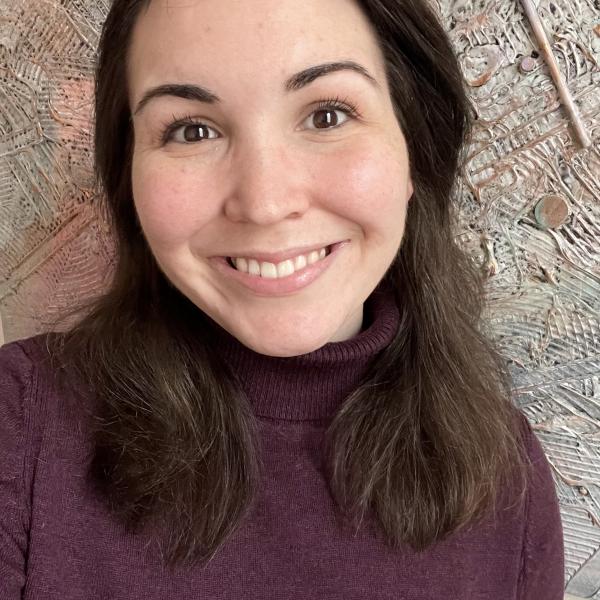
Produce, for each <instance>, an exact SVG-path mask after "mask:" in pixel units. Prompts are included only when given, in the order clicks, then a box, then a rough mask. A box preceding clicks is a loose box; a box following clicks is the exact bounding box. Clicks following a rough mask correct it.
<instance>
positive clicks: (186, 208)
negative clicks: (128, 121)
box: [131, 159, 215, 247]
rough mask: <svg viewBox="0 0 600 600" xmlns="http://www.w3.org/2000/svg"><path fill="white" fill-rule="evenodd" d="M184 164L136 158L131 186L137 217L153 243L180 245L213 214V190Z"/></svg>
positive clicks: (154, 244) (157, 244)
mask: <svg viewBox="0 0 600 600" xmlns="http://www.w3.org/2000/svg"><path fill="white" fill-rule="evenodd" d="M188 171H189V168H186V167H183V166H179V165H178V166H170V165H167V166H164V165H162V166H157V165H152V164H150V163H146V164H144V163H143V162H141V161H138V162H136V161H135V159H134V163H133V168H132V174H131V175H132V190H133V200H134V204H135V208H136V211H137V214H138V218H139V220H140V223H141V225H142V229H143V230H144V234H145V235H146V237H147V239H148V241H149V242H150V243H151V244H152V245H153V246H155V247H156V246H160V247H167V246H177V245H178V244H179V243H181V242H182V241H185V240H187V239H189V238H190V236H192V235H193V234H194V233H196V232H197V231H198V230H199V229H201V228H202V226H203V225H204V224H205V223H207V222H208V221H210V220H211V219H212V218H213V217H214V214H213V213H214V211H215V206H214V203H213V202H211V201H210V198H211V195H213V194H214V192H213V191H212V190H211V189H210V187H209V186H206V185H204V184H203V183H202V182H201V181H198V179H197V178H194V177H190V174H189V172H188Z"/></svg>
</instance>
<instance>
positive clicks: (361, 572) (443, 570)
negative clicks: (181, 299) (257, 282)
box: [0, 289, 564, 600]
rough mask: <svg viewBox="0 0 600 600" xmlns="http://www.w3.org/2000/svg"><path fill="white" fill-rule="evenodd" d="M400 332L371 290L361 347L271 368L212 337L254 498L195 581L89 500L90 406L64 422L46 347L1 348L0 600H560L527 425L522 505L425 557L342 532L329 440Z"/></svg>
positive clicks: (66, 412) (542, 475)
mask: <svg viewBox="0 0 600 600" xmlns="http://www.w3.org/2000/svg"><path fill="white" fill-rule="evenodd" d="M397 329H398V311H397V309H396V307H395V305H394V302H393V300H392V298H391V296H390V294H389V293H386V292H383V291H382V290H379V289H378V290H376V292H374V293H373V294H372V296H371V297H370V298H369V299H368V301H367V303H366V304H365V321H364V327H363V330H362V332H361V333H360V334H359V335H357V336H356V337H355V338H353V339H351V340H348V341H344V342H336V343H330V344H327V345H325V346H324V347H322V348H320V349H319V350H316V351H314V352H311V353H309V354H305V355H302V356H299V357H290V358H277V357H267V356H264V355H261V354H258V353H256V352H254V351H252V350H250V349H248V348H246V347H244V346H243V345H242V344H240V343H239V342H238V341H237V340H236V339H235V338H233V337H232V336H230V335H229V334H227V333H226V332H225V331H221V334H220V335H221V342H222V343H220V344H219V351H220V352H221V353H222V355H223V357H224V358H225V360H227V361H228V362H229V363H230V364H231V365H232V367H233V369H234V372H235V373H236V374H237V376H238V378H239V380H240V383H241V385H242V389H243V390H244V392H245V393H246V395H247V397H248V399H249V400H250V402H251V404H252V406H253V408H254V410H255V413H256V415H257V418H258V421H259V425H260V427H259V433H260V435H261V438H262V439H261V442H262V443H261V444H260V446H261V451H262V452H263V456H262V457H261V459H262V464H263V469H264V470H263V471H262V475H263V480H262V488H261V490H260V493H259V495H258V497H257V500H256V502H255V504H254V507H253V510H252V512H251V513H250V514H249V516H248V518H247V520H246V521H245V522H244V523H243V525H242V527H241V528H240V529H239V530H237V531H236V532H235V534H234V535H233V536H232V537H231V538H230V539H229V540H228V541H227V543H226V544H225V545H224V546H223V548H221V550H219V552H218V553H217V554H216V555H215V557H214V558H213V559H212V560H211V561H210V562H209V563H208V565H207V566H206V567H205V568H202V567H194V568H186V569H179V570H175V571H174V572H172V571H169V570H167V569H166V568H164V567H163V565H162V564H161V561H160V557H159V556H158V555H157V554H156V553H155V552H154V551H153V550H152V549H153V548H155V546H154V545H150V544H148V540H147V539H146V538H145V537H144V535H142V534H138V535H133V534H130V533H127V532H125V531H124V530H123V529H122V528H121V526H120V525H119V524H118V523H116V522H115V521H113V520H112V518H111V517H110V516H109V514H108V513H107V511H106V509H105V508H104V505H103V503H102V502H101V500H100V499H99V498H98V497H96V495H95V493H96V492H95V491H94V490H92V489H90V488H89V487H88V485H87V483H86V477H85V474H86V471H87V465H88V461H89V456H90V439H89V435H88V431H87V428H86V426H85V423H86V419H85V413H86V409H89V407H86V406H81V410H73V406H74V404H73V402H71V401H70V400H71V399H69V398H65V397H63V396H61V395H59V394H58V393H57V392H56V390H55V389H54V387H53V385H52V382H51V378H50V377H49V375H48V374H47V373H45V372H44V369H43V368H42V366H41V360H42V358H43V356H44V350H43V339H44V336H36V337H32V338H28V339H25V340H20V341H17V342H13V343H10V344H6V345H5V346H3V347H2V348H0V600H17V599H21V598H23V599H27V600H33V599H39V600H42V599H43V600H55V599H56V600H75V599H78V600H79V599H82V600H83V599H85V600H92V599H93V600H96V599H98V600H108V599H123V600H134V599H135V600H142V599H143V600H159V599H160V600H168V599H173V600H188V599H189V600H191V599H194V600H200V599H202V600H204V599H206V600H208V599H211V600H212V599H219V600H226V599H227V600H229V599H231V600H234V599H235V600H240V599H250V600H251V599H260V600H269V599H273V600H284V599H285V600H288V599H291V598H302V599H303V600H310V599H315V600H316V599H319V600H322V599H331V600H337V599H339V600H359V599H360V600H365V599H372V598H373V599H374V598H377V599H380V598H381V599H383V598H389V599H392V598H393V599H395V600H399V599H403V600H483V599H488V600H559V599H561V598H562V597H563V588H564V563H563V560H564V559H563V540H562V525H561V520H560V513H559V508H558V500H557V496H556V492H555V488H554V484H553V479H552V474H551V471H550V467H549V464H548V461H547V459H546V457H545V456H544V453H543V451H542V447H541V445H540V443H539V441H538V440H537V438H536V436H535V435H534V434H533V432H532V430H531V428H530V427H529V425H528V423H527V421H526V419H525V417H524V416H523V426H524V427H526V428H527V431H528V453H529V455H530V457H531V459H532V461H533V463H534V465H535V471H534V477H533V479H532V480H531V483H530V486H529V489H528V494H527V501H526V502H525V503H524V504H523V505H521V506H515V507H512V508H507V509H506V510H502V511H499V512H498V513H497V516H496V518H495V519H493V520H490V521H486V522H485V523H482V524H480V525H478V526H477V527H475V528H471V529H468V530H466V531H463V532H462V533H461V534H457V535H454V536H451V537H450V538H448V539H447V540H445V541H443V542H440V543H438V544H435V545H433V546H431V547H430V548H428V549H427V550H425V551H423V552H421V553H417V552H412V551H410V550H407V549H406V548H404V549H402V550H392V549H390V548H388V547H387V546H385V545H384V544H383V542H382V541H380V540H379V539H378V538H375V537H374V536H372V534H371V533H370V532H369V531H367V530H364V531H363V530H359V532H358V533H357V534H356V535H354V533H348V532H347V531H346V530H342V529H341V528H340V527H339V526H338V521H337V520H336V517H335V514H336V513H335V505H334V502H333V500H332V498H331V496H330V494H329V491H328V486H327V482H326V481H325V478H324V476H323V469H322V462H321V454H320V446H321V441H322V437H323V433H324V430H325V427H326V424H327V422H328V420H329V419H330V418H331V416H332V415H333V414H334V413H335V411H336V409H337V408H338V407H339V406H340V404H341V403H342V402H343V401H344V398H346V397H347V396H348V394H349V393H350V392H351V391H352V390H353V389H354V388H355V387H356V386H357V385H358V383H359V381H360V379H361V378H362V377H363V376H364V374H365V372H366V370H367V369H368V367H369V365H370V364H371V362H372V361H374V360H376V359H377V356H378V354H379V353H380V352H381V351H382V350H383V349H384V348H385V347H386V346H387V345H388V344H389V343H390V341H391V340H392V339H393V337H394V334H395V333H396V331H397ZM67 407H68V408H67Z"/></svg>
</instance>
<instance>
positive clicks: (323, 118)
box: [309, 108, 347, 129]
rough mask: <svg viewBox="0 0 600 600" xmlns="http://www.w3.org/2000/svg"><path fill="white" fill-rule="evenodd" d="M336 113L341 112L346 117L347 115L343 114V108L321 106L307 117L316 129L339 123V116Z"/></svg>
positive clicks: (335, 125)
mask: <svg viewBox="0 0 600 600" xmlns="http://www.w3.org/2000/svg"><path fill="white" fill-rule="evenodd" d="M338 113H341V114H343V115H344V116H345V117H346V118H347V115H346V114H345V111H344V110H341V109H334V108H322V109H319V110H316V111H315V112H314V113H312V115H311V116H310V117H309V121H311V122H312V123H313V124H314V126H315V128H316V129H331V128H333V127H337V126H338V125H340V118H339V116H338ZM343 122H344V121H343V120H341V123H343ZM309 129H310V127H309Z"/></svg>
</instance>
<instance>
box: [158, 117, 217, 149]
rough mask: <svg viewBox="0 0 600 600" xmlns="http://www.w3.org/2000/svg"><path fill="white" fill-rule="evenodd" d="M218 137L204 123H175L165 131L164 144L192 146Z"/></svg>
mask: <svg viewBox="0 0 600 600" xmlns="http://www.w3.org/2000/svg"><path fill="white" fill-rule="evenodd" d="M216 137H218V134H217V133H216V132H215V131H214V130H213V129H212V128H211V127H209V126H208V125H205V124H204V123H194V122H183V123H181V122H180V123H179V124H178V123H175V124H173V125H172V126H171V128H170V130H169V131H167V134H166V138H165V142H176V143H179V144H192V143H195V142H202V141H204V140H210V139H214V138H216Z"/></svg>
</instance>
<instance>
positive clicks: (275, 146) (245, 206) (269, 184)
mask: <svg viewBox="0 0 600 600" xmlns="http://www.w3.org/2000/svg"><path fill="white" fill-rule="evenodd" d="M229 177H230V181H231V187H230V193H229V195H228V196H227V198H226V200H225V214H226V216H227V218H228V219H230V220H231V221H235V222H248V223H253V224H256V225H263V226H264V225H270V224H273V223H276V222H278V221H281V220H283V219H288V218H299V217H301V216H302V215H303V214H304V213H305V212H306V210H307V209H308V207H309V205H310V198H309V191H308V189H307V187H306V186H307V183H308V182H307V181H306V173H305V172H303V169H302V168H301V166H300V157H298V156H294V151H293V148H292V147H291V146H290V145H289V144H287V145H286V142H285V140H280V141H278V142H276V143H273V142H271V143H269V142H267V141H265V140H264V139H262V140H258V141H256V140H255V141H254V142H247V143H244V144H242V143H240V144H239V145H238V147H237V148H236V150H235V152H234V153H233V157H232V160H231V163H230V170H229Z"/></svg>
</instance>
